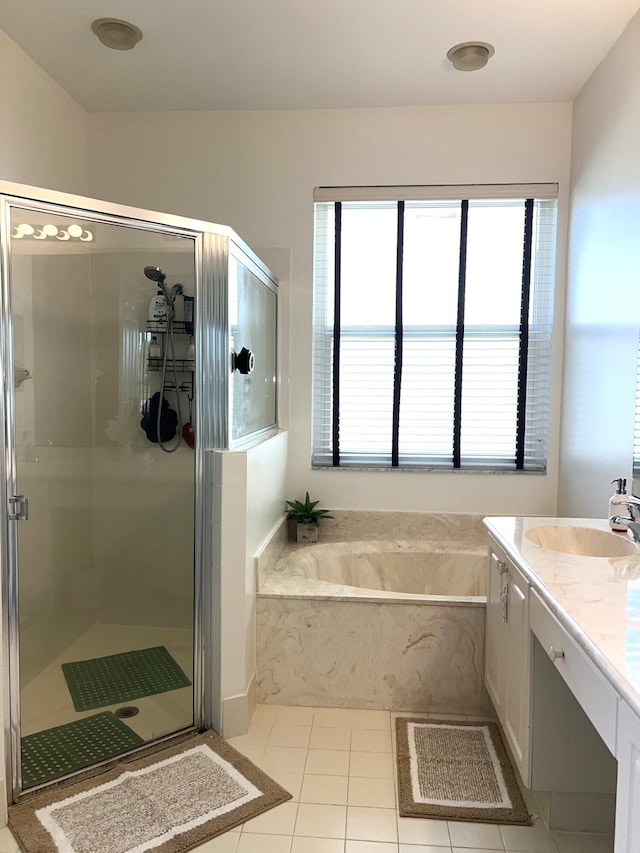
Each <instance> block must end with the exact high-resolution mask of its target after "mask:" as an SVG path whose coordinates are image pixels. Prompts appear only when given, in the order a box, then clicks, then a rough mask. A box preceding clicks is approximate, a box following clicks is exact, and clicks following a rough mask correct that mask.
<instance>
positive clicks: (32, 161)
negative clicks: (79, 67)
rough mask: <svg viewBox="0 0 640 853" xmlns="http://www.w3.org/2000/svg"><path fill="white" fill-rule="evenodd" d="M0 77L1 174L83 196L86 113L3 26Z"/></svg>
mask: <svg viewBox="0 0 640 853" xmlns="http://www.w3.org/2000/svg"><path fill="white" fill-rule="evenodd" d="M0 80H2V97H1V98H0V127H1V128H2V133H0V178H2V180H6V181H17V182H19V183H23V184H32V185H33V186H37V187H47V188H49V189H54V190H64V191H66V192H71V193H81V194H82V193H84V194H85V195H86V193H87V190H88V180H89V158H88V150H87V114H86V112H85V111H84V110H83V109H82V107H81V106H80V105H79V104H77V103H76V102H75V101H74V100H73V99H72V98H71V97H70V96H69V95H68V94H67V93H66V92H65V91H64V89H62V88H61V87H60V86H59V85H58V84H57V83H55V82H54V81H53V80H52V79H51V77H49V75H48V74H46V73H45V72H44V71H43V70H42V69H41V68H40V67H39V66H38V65H36V64H35V62H33V60H31V59H30V58H29V57H28V56H27V54H26V53H25V52H24V51H23V50H22V49H21V48H19V47H18V46H17V44H16V43H15V42H14V41H12V40H11V39H10V38H9V37H8V36H7V35H6V34H5V33H4V32H2V30H0Z"/></svg>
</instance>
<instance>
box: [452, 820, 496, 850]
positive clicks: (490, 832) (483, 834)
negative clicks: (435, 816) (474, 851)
mask: <svg viewBox="0 0 640 853" xmlns="http://www.w3.org/2000/svg"><path fill="white" fill-rule="evenodd" d="M447 823H448V824H449V837H450V838H451V846H452V847H477V848H479V849H480V850H504V849H505V845H504V844H503V842H502V836H501V835H500V828H499V827H498V826H497V825H496V824H493V823H467V822H464V821H454V820H450V821H447ZM507 849H508V848H507Z"/></svg>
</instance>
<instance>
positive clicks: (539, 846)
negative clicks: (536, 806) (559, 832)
mask: <svg viewBox="0 0 640 853" xmlns="http://www.w3.org/2000/svg"><path fill="white" fill-rule="evenodd" d="M500 832H501V833H502V840H503V841H504V846H505V849H506V850H509V851H510V853H558V845H557V844H556V842H555V841H554V839H553V836H552V835H551V834H550V833H549V832H547V830H546V828H545V825H544V824H543V823H542V821H539V822H537V823H534V824H533V826H506V825H503V826H501V827H500ZM580 853H582V850H581V851H580Z"/></svg>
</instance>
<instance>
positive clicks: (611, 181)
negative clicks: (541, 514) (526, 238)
mask: <svg viewBox="0 0 640 853" xmlns="http://www.w3.org/2000/svg"><path fill="white" fill-rule="evenodd" d="M638 128H640V13H639V14H638V15H636V17H635V18H634V19H633V20H632V21H631V23H630V24H629V25H628V27H627V29H626V30H625V32H624V33H623V34H622V36H621V37H620V39H619V40H618V42H617V43H616V44H615V46H614V47H613V49H612V50H611V52H610V54H609V55H608V56H607V57H606V59H605V60H604V61H603V62H602V64H601V65H600V66H599V68H598V69H597V70H596V71H595V72H594V74H593V75H592V77H591V79H590V80H589V81H588V82H587V83H586V85H585V86H584V88H583V90H582V91H581V92H580V94H579V96H578V98H577V99H576V101H575V105H574V133H573V155H572V166H571V204H572V210H571V229H570V244H569V264H568V301H567V316H566V332H565V337H566V355H565V376H564V399H563V422H562V453H561V468H560V487H559V511H560V512H561V513H562V514H563V515H570V516H573V515H575V516H586V517H589V516H594V517H602V516H603V515H604V514H605V513H606V512H607V509H608V498H609V496H610V495H611V493H612V491H613V487H612V486H611V485H610V481H611V480H612V479H613V478H614V477H619V476H625V477H630V476H631V468H632V454H633V416H634V406H635V389H636V366H637V355H638V332H639V330H640V284H639V270H640V157H639V156H638Z"/></svg>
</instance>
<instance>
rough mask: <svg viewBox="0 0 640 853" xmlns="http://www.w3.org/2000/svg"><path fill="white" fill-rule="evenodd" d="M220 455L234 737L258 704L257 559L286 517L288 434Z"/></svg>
mask: <svg viewBox="0 0 640 853" xmlns="http://www.w3.org/2000/svg"><path fill="white" fill-rule="evenodd" d="M218 457H219V462H220V465H219V466H218V472H219V477H220V480H219V482H218V483H217V484H216V488H220V489H221V528H220V531H221V548H220V569H221V577H222V583H221V607H220V611H221V612H220V628H221V638H222V654H221V672H220V681H221V693H222V733H223V735H224V736H225V737H232V736H234V735H237V734H243V733H244V732H245V731H246V729H247V726H248V724H249V721H250V719H251V713H252V711H253V707H252V705H253V703H255V695H254V694H255V682H254V679H255V649H256V633H255V599H256V573H255V556H256V554H257V553H258V551H259V550H260V549H261V547H262V545H263V544H264V542H265V540H266V539H267V538H268V537H269V536H270V534H271V533H272V532H273V530H274V528H275V527H276V525H277V524H278V523H279V522H280V521H281V519H282V509H283V500H282V494H283V491H284V485H285V483H284V480H285V473H286V467H287V464H286V463H287V433H285V432H281V433H279V434H277V435H275V436H273V437H272V438H270V439H268V440H267V441H264V442H262V443H260V444H257V445H255V446H253V447H252V448H250V449H248V450H246V451H233V452H231V451H222V452H220V453H219V454H218Z"/></svg>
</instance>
